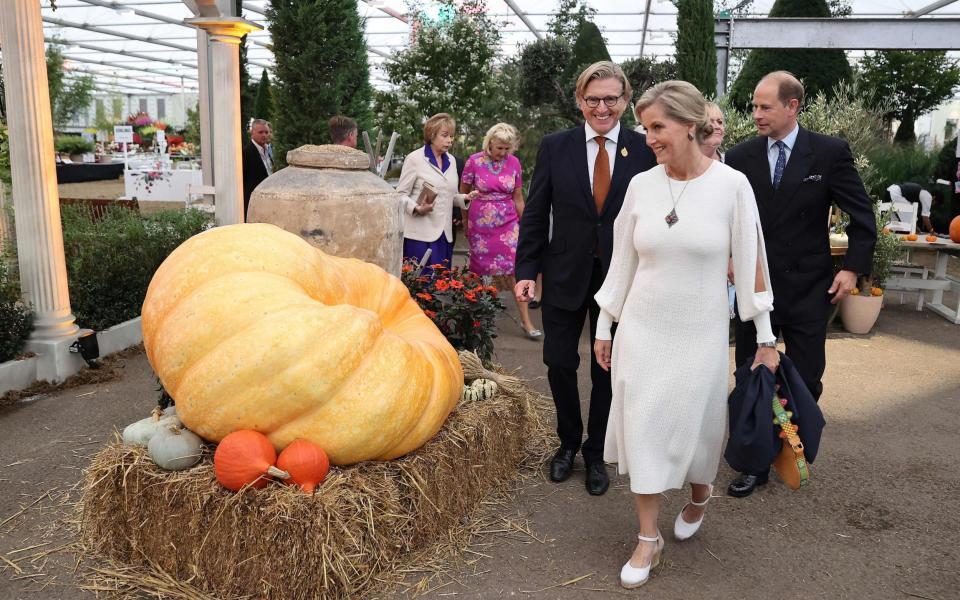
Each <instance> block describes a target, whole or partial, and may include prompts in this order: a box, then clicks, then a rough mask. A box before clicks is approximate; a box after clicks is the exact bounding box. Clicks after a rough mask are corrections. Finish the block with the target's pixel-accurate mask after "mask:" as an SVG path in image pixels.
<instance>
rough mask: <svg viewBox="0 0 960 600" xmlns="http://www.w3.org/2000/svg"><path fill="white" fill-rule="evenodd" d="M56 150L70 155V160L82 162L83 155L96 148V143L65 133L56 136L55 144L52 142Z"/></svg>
mask: <svg viewBox="0 0 960 600" xmlns="http://www.w3.org/2000/svg"><path fill="white" fill-rule="evenodd" d="M54 146H55V148H56V150H57V152H59V153H60V154H66V155H69V156H70V160H72V161H73V162H77V163H78V162H83V155H84V154H86V153H88V152H93V151H94V149H95V148H96V144H94V143H93V142H91V141H88V140H85V139H84V138H82V137H80V136H79V135H65V136H61V137H59V138H57V141H56V144H54Z"/></svg>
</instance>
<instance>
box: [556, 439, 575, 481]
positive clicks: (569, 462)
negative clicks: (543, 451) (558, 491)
mask: <svg viewBox="0 0 960 600" xmlns="http://www.w3.org/2000/svg"><path fill="white" fill-rule="evenodd" d="M576 455H577V453H576V451H575V450H567V449H565V448H560V449H559V450H557V453H556V454H554V455H553V460H551V461H550V480H551V481H556V482H557V483H559V482H561V481H566V480H567V479H569V478H570V472H571V471H573V457H574V456H576Z"/></svg>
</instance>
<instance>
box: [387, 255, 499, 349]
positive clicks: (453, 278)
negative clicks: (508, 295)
mask: <svg viewBox="0 0 960 600" xmlns="http://www.w3.org/2000/svg"><path fill="white" fill-rule="evenodd" d="M400 279H401V281H403V283H404V285H406V286H407V289H408V290H410V296H411V297H412V298H413V299H414V301H415V302H416V303H417V304H418V305H419V306H420V308H421V309H422V310H423V312H424V314H425V315H427V316H428V317H429V318H430V320H432V321H433V322H434V324H435V325H436V326H437V328H438V329H439V330H440V332H441V333H442V334H443V335H444V337H446V338H447V341H448V342H450V345H451V346H453V347H454V348H456V349H457V350H466V351H468V352H471V351H476V353H477V355H478V356H479V357H480V359H481V360H483V361H489V360H490V358H491V357H492V356H493V338H495V337H497V334H496V326H495V323H494V321H495V319H496V318H497V313H498V312H500V311H501V310H503V308H504V307H503V303H502V302H501V301H500V298H499V297H498V293H497V288H495V287H493V286H492V285H485V284H484V282H483V280H482V279H481V278H480V277H479V276H478V275H477V274H476V273H471V272H470V271H467V270H466V269H465V268H461V267H455V268H453V269H446V268H444V267H443V265H433V272H432V273H431V274H430V275H421V274H420V273H419V271H417V262H416V261H414V260H407V261H405V263H404V265H403V269H402V272H401V274H400Z"/></svg>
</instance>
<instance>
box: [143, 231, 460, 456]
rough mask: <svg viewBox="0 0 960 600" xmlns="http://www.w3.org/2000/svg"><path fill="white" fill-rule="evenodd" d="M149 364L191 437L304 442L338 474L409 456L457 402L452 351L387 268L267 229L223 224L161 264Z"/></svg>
mask: <svg viewBox="0 0 960 600" xmlns="http://www.w3.org/2000/svg"><path fill="white" fill-rule="evenodd" d="M142 317H143V341H144V346H145V347H146V351H147V357H148V359H149V360H150V364H151V366H152V367H153V369H154V371H155V372H156V373H157V375H158V376H159V377H160V381H161V382H162V384H163V386H164V388H165V389H166V390H167V391H168V392H169V394H170V396H171V397H173V398H174V400H175V401H176V406H177V409H176V410H177V416H178V417H179V418H180V419H181V420H182V421H183V423H184V425H186V426H187V427H188V428H189V429H190V430H191V431H193V432H195V433H197V434H199V435H200V436H201V437H203V438H206V439H208V440H213V441H219V440H221V439H223V438H224V437H225V436H226V435H227V434H229V433H231V432H233V431H237V430H240V429H253V430H256V431H260V432H262V433H264V434H265V435H266V436H267V437H268V439H269V440H270V442H271V443H272V444H273V446H274V447H275V448H276V449H278V450H282V449H283V448H285V447H286V446H287V445H288V444H289V443H290V442H292V441H293V440H295V439H297V438H303V439H305V440H309V441H311V442H313V443H315V444H318V445H319V446H320V447H322V448H323V449H324V450H325V451H326V452H327V454H328V455H329V457H330V462H331V463H333V464H336V465H345V464H351V463H355V462H358V461H362V460H369V459H381V460H386V459H391V458H396V457H399V456H403V455H404V454H407V453H409V452H411V451H413V450H415V449H417V448H419V447H420V446H422V445H423V444H424V443H426V441H427V440H429V439H430V438H432V437H433V436H434V435H435V434H436V433H437V431H439V429H440V427H441V426H442V425H443V422H444V421H445V420H446V418H447V416H448V415H449V414H450V411H451V410H453V407H454V406H455V405H456V403H457V400H458V399H459V397H460V391H461V388H462V385H463V372H462V369H461V367H460V362H459V360H458V358H457V354H456V352H455V351H454V349H453V347H452V346H451V345H450V344H449V342H447V340H446V339H445V338H444V337H443V334H442V333H440V330H438V329H437V327H436V326H435V325H434V324H433V322H432V321H430V319H429V318H427V316H426V315H424V314H423V311H422V310H420V308H419V307H418V306H417V304H416V303H415V302H414V301H413V300H412V299H411V298H410V294H409V292H408V291H407V288H406V287H405V286H404V285H403V284H402V283H401V282H400V280H399V279H397V278H396V277H394V276H392V275H389V274H387V273H386V272H385V271H383V269H381V268H379V267H377V266H374V265H372V264H368V263H364V262H361V261H359V260H354V259H346V258H336V257H333V256H328V255H326V254H324V253H323V252H321V251H319V250H317V249H315V248H313V247H312V246H310V245H309V244H308V243H307V242H305V241H303V240H302V239H301V238H300V237H298V236H296V235H293V234H291V233H287V232H285V231H283V230H281V229H279V228H278V227H274V226H272V225H266V224H243V225H231V226H226V227H217V228H215V229H211V230H209V231H205V232H203V233H201V234H199V235H196V236H194V237H193V238H191V239H189V240H187V241H186V242H184V243H183V244H182V245H181V246H180V247H179V248H177V249H176V250H175V251H174V252H173V253H171V254H170V256H169V257H167V259H166V260H165V261H164V262H163V264H162V265H161V266H160V268H159V269H158V270H157V272H156V274H155V275H154V277H153V280H152V281H151V282H150V287H149V289H148V290H147V296H146V299H145V300H144V304H143V311H142Z"/></svg>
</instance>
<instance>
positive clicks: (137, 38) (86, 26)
mask: <svg viewBox="0 0 960 600" xmlns="http://www.w3.org/2000/svg"><path fill="white" fill-rule="evenodd" d="M43 20H44V21H45V22H47V23H52V24H54V25H59V26H60V27H71V28H74V29H83V30H85V31H93V32H96V33H102V34H104V35H110V36H113V37H118V38H125V39H128V40H134V41H137V42H145V43H148V44H157V45H158V46H167V47H168V48H175V49H177V50H185V51H188V52H196V51H197V48H196V46H194V47H193V48H191V47H189V46H181V45H180V44H174V43H172V42H169V41H166V40H162V39H157V38H154V37H144V36H140V35H133V34H130V33H124V32H122V31H116V30H113V29H108V28H106V27H99V26H97V25H90V24H88V23H75V22H73V21H64V20H63V19H56V18H54V17H47V16H44V17H43Z"/></svg>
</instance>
